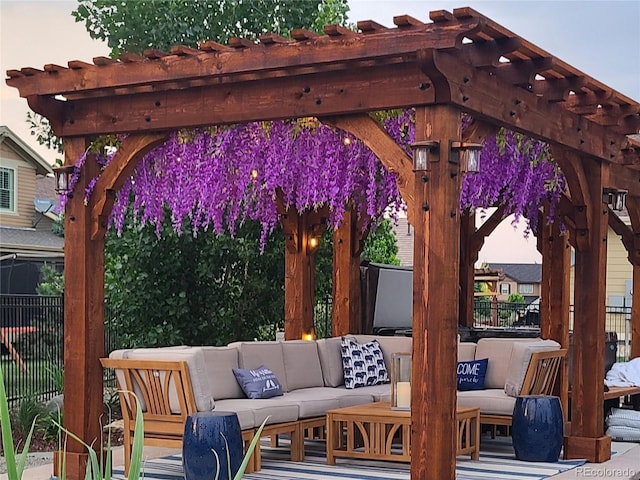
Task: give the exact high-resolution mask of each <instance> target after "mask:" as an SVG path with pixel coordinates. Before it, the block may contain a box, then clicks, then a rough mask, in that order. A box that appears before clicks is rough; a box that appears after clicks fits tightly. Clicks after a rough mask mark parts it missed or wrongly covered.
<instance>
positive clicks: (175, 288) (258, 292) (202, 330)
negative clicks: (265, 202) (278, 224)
mask: <svg viewBox="0 0 640 480" xmlns="http://www.w3.org/2000/svg"><path fill="white" fill-rule="evenodd" d="M165 227H166V228H165V229H164V231H163V236H162V238H158V237H156V235H155V234H154V228H153V227H151V226H140V225H138V224H136V223H134V222H133V221H131V222H128V223H127V225H126V227H125V231H124V232H123V234H122V236H121V237H117V235H116V234H115V232H114V231H109V233H108V234H107V242H106V243H107V245H106V258H105V293H106V297H107V302H108V304H109V307H110V310H111V312H112V316H113V320H112V322H111V327H112V328H113V329H114V331H115V332H116V334H117V335H118V336H119V337H120V338H123V339H124V343H125V344H126V345H132V346H133V345H137V346H139V345H148V346H161V345H170V344H173V345H175V344H180V343H186V344H191V345H203V344H206V345H222V344H226V343H228V342H230V341H232V340H240V339H244V340H251V339H254V338H267V337H271V338H272V337H273V335H274V328H275V325H276V324H277V323H279V322H281V320H282V315H283V310H284V306H283V305H284V293H283V288H284V261H283V252H284V237H283V235H282V232H281V231H276V232H274V234H273V235H272V236H271V237H270V238H269V240H268V245H267V248H266V249H265V253H264V254H262V255H259V254H258V252H259V250H260V249H259V231H260V230H259V228H260V227H259V225H258V224H256V223H247V224H245V225H244V226H243V227H242V228H241V230H240V231H239V232H238V233H237V235H236V237H235V238H232V237H230V236H229V235H227V234H224V235H219V236H218V235H215V234H213V233H210V234H204V235H197V236H194V235H192V233H191V231H190V227H189V226H188V225H185V226H184V231H183V233H182V235H180V236H178V235H176V234H175V233H174V232H173V229H172V228H171V227H170V225H166V226H165Z"/></svg>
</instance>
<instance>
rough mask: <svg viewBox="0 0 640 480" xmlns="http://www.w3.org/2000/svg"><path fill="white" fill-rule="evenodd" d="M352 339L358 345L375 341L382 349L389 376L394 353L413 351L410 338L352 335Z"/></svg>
mask: <svg viewBox="0 0 640 480" xmlns="http://www.w3.org/2000/svg"><path fill="white" fill-rule="evenodd" d="M354 337H355V339H356V341H357V342H359V343H368V342H372V341H373V340H377V342H378V343H379V344H380V348H381V349H382V356H383V358H384V364H385V366H386V367H387V372H389V375H391V373H390V372H391V356H392V355H393V354H394V353H412V351H413V343H412V338H411V337H404V336H403V337H400V336H398V337H392V336H385V335H354Z"/></svg>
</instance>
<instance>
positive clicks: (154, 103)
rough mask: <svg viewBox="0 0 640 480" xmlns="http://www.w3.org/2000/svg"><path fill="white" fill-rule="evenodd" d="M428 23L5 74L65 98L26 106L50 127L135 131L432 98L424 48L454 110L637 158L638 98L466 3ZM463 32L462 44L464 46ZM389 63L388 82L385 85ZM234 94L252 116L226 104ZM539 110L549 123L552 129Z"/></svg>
mask: <svg viewBox="0 0 640 480" xmlns="http://www.w3.org/2000/svg"><path fill="white" fill-rule="evenodd" d="M430 19H431V20H432V23H423V22H421V21H419V20H416V19H413V18H411V17H408V16H400V17H396V18H395V19H394V23H395V24H396V25H397V28H384V27H382V26H380V25H379V24H377V23H375V22H372V21H364V22H360V23H359V28H360V31H361V33H355V32H351V31H347V30H344V29H341V28H338V27H336V26H329V27H327V28H326V34H325V35H323V36H318V35H315V34H312V33H311V32H306V31H303V30H296V31H295V32H293V34H292V39H283V38H281V37H278V36H276V35H272V34H265V35H263V36H262V37H261V39H260V41H259V42H251V41H246V40H245V39H233V40H230V42H229V45H222V44H218V43H216V42H204V43H202V44H201V46H200V48H199V49H192V48H186V47H175V48H174V49H173V51H172V52H171V54H165V53H164V52H159V51H153V52H151V51H150V52H145V55H144V57H135V58H134V57H133V56H123V57H122V58H121V59H119V60H113V59H107V58H96V59H94V64H93V65H91V64H86V63H83V62H77V61H73V62H69V68H64V67H60V66H51V65H49V66H48V68H45V69H44V70H39V69H35V68H31V67H26V68H23V69H20V70H10V71H8V72H7V74H8V76H9V79H8V81H7V82H8V84H9V85H12V86H15V87H17V88H18V89H19V90H20V94H21V95H22V96H24V97H33V96H39V97H53V96H55V95H62V96H65V97H66V102H48V103H46V102H30V104H32V108H34V109H35V110H36V111H39V112H40V113H43V114H44V115H46V116H48V117H50V116H53V117H55V118H56V119H59V118H62V119H63V121H62V122H59V121H54V122H53V124H54V128H55V131H56V133H57V134H58V135H61V136H69V135H84V134H88V131H89V130H91V129H95V128H96V126H97V128H99V129H100V130H101V131H103V133H117V132H127V131H138V132H140V131H142V130H154V129H156V130H160V129H169V128H180V127H193V126H198V125H209V124H220V123H235V122H244V121H251V120H265V119H274V118H291V117H296V116H303V115H337V114H343V113H347V112H351V113H355V112H364V111H367V110H374V109H386V108H402V107H408V106H414V105H428V104H432V103H433V102H434V98H433V93H432V92H431V91H430V88H429V87H430V83H431V82H430V80H431V81H433V79H429V78H424V77H421V76H420V75H419V74H418V72H416V71H415V70H416V69H415V66H416V65H417V63H416V62H419V58H418V57H419V52H420V51H421V50H423V49H429V50H433V51H434V55H433V57H434V58H435V63H436V64H437V65H436V67H438V68H436V69H435V70H433V71H432V72H433V73H437V71H439V69H440V70H442V72H440V73H443V72H444V74H445V76H446V77H447V79H448V82H449V83H450V84H451V86H452V87H453V88H454V89H456V94H455V95H453V97H452V98H451V101H452V102H453V103H456V104H458V105H459V106H460V107H461V108H462V109H464V110H466V111H469V112H470V113H473V114H474V115H476V116H478V117H483V116H484V117H485V118H486V119H487V120H488V121H489V122H491V123H498V124H502V125H506V126H508V127H509V128H512V129H515V130H519V131H527V132H528V133H529V134H532V135H534V136H537V137H538V138H541V139H543V140H546V141H549V142H551V143H559V144H562V145H565V146H566V147H568V148H571V149H574V150H576V151H581V152H584V153H586V154H588V155H592V156H596V157H598V158H601V159H603V160H605V161H610V162H618V163H620V162H623V161H624V162H625V163H629V162H631V163H633V162H634V161H637V162H638V163H640V155H638V153H637V152H634V154H633V155H632V156H631V160H629V159H628V158H626V159H624V160H623V159H622V158H621V154H620V150H621V145H622V143H623V142H624V134H628V133H636V132H637V131H638V128H639V127H640V116H639V114H638V110H639V109H640V107H639V105H638V103H637V102H635V101H633V100H631V99H629V98H628V97H626V96H624V95H622V94H620V93H619V92H616V91H614V90H612V89H611V88H609V87H607V86H606V85H604V84H602V83H600V82H598V81H597V80H595V79H593V78H591V77H589V76H587V75H585V74H584V73H582V72H580V71H579V70H577V69H575V68H574V67H572V66H570V65H568V64H567V63H565V62H563V61H562V60H560V59H558V58H556V57H554V56H552V55H551V54H549V53H547V52H545V51H544V50H542V49H540V48H539V47H537V46H535V45H533V44H531V43H530V42H528V41H527V40H525V39H523V38H521V37H519V36H517V35H516V34H514V33H513V32H511V31H509V30H508V29H505V28H504V27H502V26H500V25H498V24H496V23H495V22H493V21H492V20H490V19H488V18H486V17H484V16H483V15H481V14H479V13H477V12H475V11H474V10H472V9H469V8H462V9H455V10H454V11H453V13H449V12H446V11H436V12H431V14H430ZM463 38H467V39H470V40H471V41H472V42H471V43H465V44H463V43H462V39H463ZM445 52H448V54H447V53H445ZM447 55H449V56H447ZM451 55H455V57H456V58H455V61H453V62H452V61H451ZM504 59H507V60H508V62H506V63H505V62H504ZM501 60H502V61H501ZM460 67H461V68H462V69H460ZM389 68H393V69H394V76H393V79H394V84H393V85H392V86H391V85H386V84H385V83H386V82H385V79H386V78H387V72H388V71H389ZM452 69H453V70H452ZM336 72H340V75H339V76H337V75H335V73H336ZM350 72H353V73H352V74H351V76H350V78H349V73H350ZM454 72H455V74H454ZM457 77H460V78H459V80H458V79H457ZM255 81H259V82H257V83H256V82H255ZM247 82H248V83H247ZM253 84H255V85H253ZM151 85H153V88H149V86H151ZM327 85H332V87H333V88H327ZM194 87H198V88H201V89H202V90H197V91H194ZM487 87H489V90H487ZM505 88H507V90H505ZM185 89H187V90H188V91H185ZM509 89H511V90H509ZM492 91H493V92H496V91H497V92H503V93H505V92H508V93H509V95H508V96H509V97H512V98H513V99H514V104H513V105H511V106H509V107H507V108H503V107H501V106H500V103H499V102H495V109H493V110H492V109H490V108H488V107H487V104H484V103H483V101H484V100H485V99H486V97H487V93H488V94H489V95H490V94H491V93H490V92H492ZM265 92H272V93H273V92H280V93H279V94H280V98H278V99H277V100H276V99H274V98H271V99H270V100H271V101H268V102H266V101H265V98H264V94H265ZM379 92H385V95H380V94H379ZM101 97H107V98H108V99H109V101H108V102H103V101H101V100H100V98H101ZM238 98H242V99H243V104H244V105H249V107H248V110H249V111H252V112H254V114H253V115H248V114H244V115H241V114H239V112H237V110H236V111H234V105H235V104H236V102H237V99H238ZM52 103H53V104H57V103H61V105H55V107H56V108H58V109H62V110H63V112H64V113H63V114H62V115H61V114H59V113H56V114H53V113H54V112H53V110H52V109H53V108H54V105H53V104H52ZM124 107H126V108H124ZM196 107H204V108H202V112H203V113H200V115H198V116H195V117H194V116H192V115H181V112H184V111H190V110H191V109H193V108H196ZM274 107H276V108H274ZM204 111H206V112H207V113H204ZM52 114H53V115H52ZM175 114H178V116H177V117H176V118H175V121H170V120H169V118H170V117H171V116H172V115H175ZM181 116H182V117H183V118H182V119H181ZM547 118H558V119H559V121H558V122H557V123H556V124H555V125H553V126H551V125H548V124H547V122H546V119H547ZM87 122H90V124H91V126H85V125H84V124H85V123H87ZM627 157H629V155H627Z"/></svg>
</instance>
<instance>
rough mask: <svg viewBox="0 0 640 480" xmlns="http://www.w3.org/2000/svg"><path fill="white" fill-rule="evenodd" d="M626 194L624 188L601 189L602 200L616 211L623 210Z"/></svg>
mask: <svg viewBox="0 0 640 480" xmlns="http://www.w3.org/2000/svg"><path fill="white" fill-rule="evenodd" d="M626 196H627V191H626V190H618V189H616V188H603V189H602V202H603V203H606V204H607V205H609V207H610V208H611V210H615V211H617V212H620V211H622V210H624V206H625V197H626Z"/></svg>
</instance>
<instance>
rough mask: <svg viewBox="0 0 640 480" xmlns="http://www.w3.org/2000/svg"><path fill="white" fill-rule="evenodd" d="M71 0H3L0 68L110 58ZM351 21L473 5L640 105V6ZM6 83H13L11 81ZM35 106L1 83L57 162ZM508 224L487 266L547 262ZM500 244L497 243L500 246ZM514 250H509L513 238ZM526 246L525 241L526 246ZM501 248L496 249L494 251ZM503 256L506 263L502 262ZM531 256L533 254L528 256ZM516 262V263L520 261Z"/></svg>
mask: <svg viewBox="0 0 640 480" xmlns="http://www.w3.org/2000/svg"><path fill="white" fill-rule="evenodd" d="M75 5H76V2H75V1H69V0H51V1H41V0H19V1H18V0H0V70H1V71H2V72H6V71H7V70H9V69H20V68H23V67H34V68H40V69H41V68H42V67H43V66H44V65H45V64H48V63H54V64H59V65H66V64H67V62H68V61H69V60H83V61H88V62H91V59H92V58H93V57H97V56H102V55H107V54H108V52H109V49H108V48H107V46H106V44H104V43H102V42H99V41H96V40H92V39H91V38H90V37H89V34H88V33H87V32H86V30H85V29H84V26H83V25H82V24H79V23H76V22H75V20H74V19H73V17H72V16H71V11H72V10H73V9H74V8H75ZM349 6H350V9H351V11H350V13H349V19H350V21H352V22H356V21H358V20H375V21H377V22H378V23H381V24H383V25H386V26H388V27H393V26H394V25H393V17H394V16H397V15H404V14H408V15H411V16H413V17H415V18H417V19H419V20H422V21H424V22H428V21H429V11H432V10H441V9H445V10H448V11H452V10H453V9H454V8H458V7H465V6H469V7H471V8H473V9H475V10H477V11H478V12H480V13H482V14H483V15H485V16H487V17H489V18H491V19H492V20H494V21H496V22H497V23H499V24H501V25H502V26H504V27H506V28H508V29H509V30H511V31H513V32H515V33H517V34H518V35H520V36H521V37H523V38H525V39H526V40H529V41H530V42H532V43H534V44H535V45H537V46H538V47H540V48H542V49H544V50H546V51H547V52H549V53H550V54H552V55H554V56H556V57H557V58H559V59H561V60H563V61H565V62H567V63H569V64H570V65H572V66H574V67H576V68H578V69H579V70H581V71H582V72H584V73H585V74H587V75H589V76H591V77H593V78H595V79H597V80H599V81H601V82H602V83H604V84H606V85H609V86H611V87H612V88H614V89H616V90H618V91H619V92H621V93H623V94H625V95H627V96H629V97H631V98H632V99H633V100H636V101H640V1H639V0H630V1H607V0H603V1H584V0H578V1H545V0H531V1H498V2H496V1H471V0H457V1H453V2H452V1H408V0H349ZM5 78H6V77H5ZM28 110H29V108H28V105H27V102H26V100H25V99H22V98H20V97H19V96H18V91H17V90H16V89H14V88H10V87H8V86H7V85H6V84H5V82H4V81H3V82H0V124H1V125H6V126H8V127H9V128H10V129H11V130H13V131H14V132H15V133H16V134H17V135H18V136H19V137H21V138H22V139H23V140H24V141H25V142H27V143H28V144H29V145H30V146H31V147H32V148H33V149H34V150H36V152H38V153H39V154H40V155H42V156H43V157H44V158H45V159H46V160H48V161H49V162H53V161H55V159H56V157H57V155H56V154H55V153H53V152H51V151H49V150H47V149H46V148H44V147H41V146H39V145H37V143H36V142H35V140H34V138H33V137H32V136H31V135H30V132H29V128H28V125H27V123H26V113H27V111H28ZM511 230H512V227H511V225H510V223H509V222H508V221H505V222H503V223H502V224H501V225H500V227H498V231H497V232H496V234H494V235H492V237H490V240H489V241H488V243H487V244H486V245H485V247H484V248H483V250H482V251H481V252H480V261H486V262H498V261H500V262H505V263H507V262H516V261H524V262H533V261H537V262H540V255H539V254H537V252H536V251H535V239H533V238H532V239H530V240H529V241H528V242H525V241H524V237H523V236H522V234H521V233H518V234H516V235H509V234H510V233H511ZM493 238H497V239H499V240H496V241H495V242H494V241H493V240H492V239H493ZM504 238H506V239H508V240H507V242H508V245H510V246H512V248H509V249H508V250H507V249H505V248H504V247H505V240H503V239H504ZM523 242H524V243H523ZM493 243H495V245H493ZM496 255H497V256H499V257H500V258H499V259H496ZM523 255H526V256H523ZM512 257H513V258H512Z"/></svg>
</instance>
